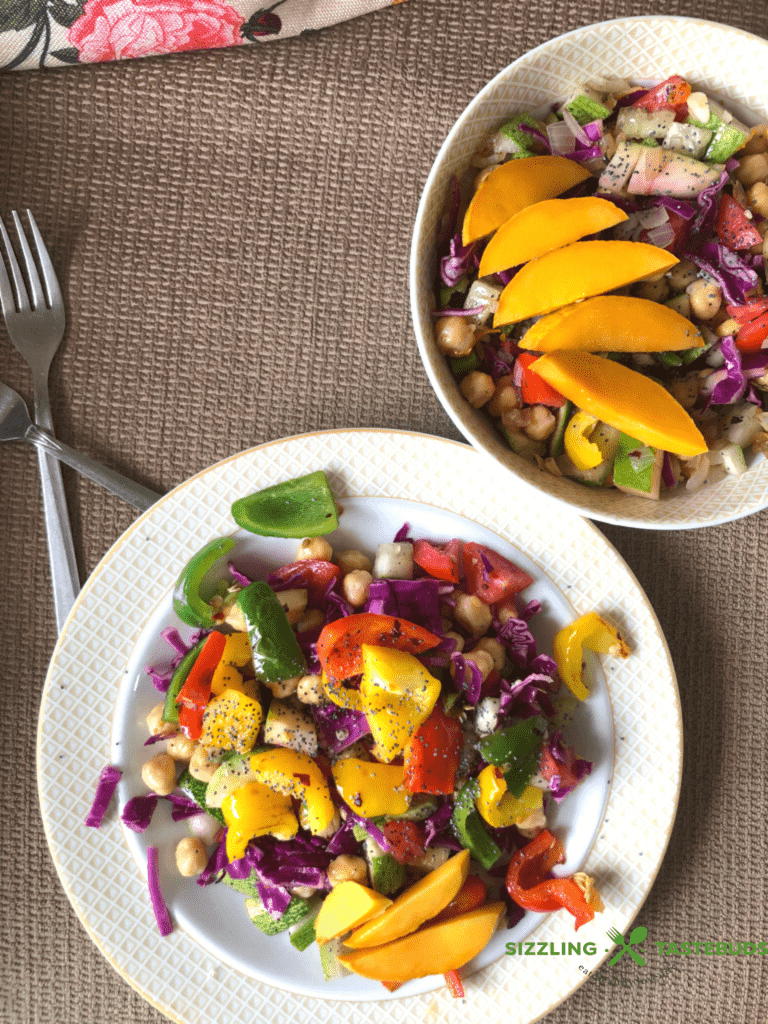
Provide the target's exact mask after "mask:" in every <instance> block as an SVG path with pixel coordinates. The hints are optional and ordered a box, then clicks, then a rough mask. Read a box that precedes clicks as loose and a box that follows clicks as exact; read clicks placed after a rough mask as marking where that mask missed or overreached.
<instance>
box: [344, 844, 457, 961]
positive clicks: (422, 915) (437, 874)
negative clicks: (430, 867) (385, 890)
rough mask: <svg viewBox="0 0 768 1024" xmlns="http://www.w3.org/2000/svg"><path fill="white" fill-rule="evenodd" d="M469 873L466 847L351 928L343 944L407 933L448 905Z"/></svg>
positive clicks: (358, 945)
mask: <svg viewBox="0 0 768 1024" xmlns="http://www.w3.org/2000/svg"><path fill="white" fill-rule="evenodd" d="M468 874H469V850H462V851H461V852H460V853H457V854H456V856H455V857H451V858H450V860H447V861H446V862H445V864H441V865H440V867H439V868H435V870H434V871H430V872H429V874H428V875H425V876H424V877H423V878H420V879H419V881H418V882H416V883H415V884H414V885H412V886H410V888H408V889H406V890H405V892H403V893H400V895H399V896H398V897H397V899H396V900H395V902H394V903H393V904H392V906H391V907H388V908H387V909H386V910H385V911H384V913H383V914H380V915H379V916H378V917H377V918H375V919H374V920H373V921H369V922H368V924H364V925H363V926H362V928H358V929H357V931H355V932H353V933H352V934H351V935H350V936H349V938H347V939H345V940H344V945H345V946H349V948H350V949H367V948H368V947H369V946H381V945H383V944H384V943H385V942H393V941H394V940H395V939H400V938H402V937H403V935H410V933H411V932H414V931H416V929H417V928H418V927H419V925H421V924H424V922H425V921H427V920H428V919H429V918H430V917H436V916H437V914H439V913H440V911H441V910H442V909H443V908H444V907H447V906H448V904H449V903H450V902H451V900H452V899H453V898H454V896H455V895H456V893H457V892H458V891H459V889H460V888H461V887H462V885H464V883H465V882H466V880H467V875H468Z"/></svg>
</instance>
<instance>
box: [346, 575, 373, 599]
mask: <svg viewBox="0 0 768 1024" xmlns="http://www.w3.org/2000/svg"><path fill="white" fill-rule="evenodd" d="M372 581H373V576H371V574H370V573H369V572H366V570H365V569H353V570H352V572H348V573H347V575H346V576H345V577H344V579H343V580H342V582H341V589H342V591H343V593H344V597H345V598H346V599H347V601H349V603H350V604H351V605H352V607H353V608H362V607H363V605H364V604H365V602H366V601H367V600H368V591H369V590H370V589H371V583H372Z"/></svg>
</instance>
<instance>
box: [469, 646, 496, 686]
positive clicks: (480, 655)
mask: <svg viewBox="0 0 768 1024" xmlns="http://www.w3.org/2000/svg"><path fill="white" fill-rule="evenodd" d="M464 660H465V661H471V662H472V663H473V665H477V667H478V668H479V669H480V675H481V676H482V677H483V679H487V678H488V676H489V675H490V674H491V672H492V671H493V669H494V664H493V657H492V656H491V655H490V654H489V653H488V651H484V650H482V648H477V647H476V648H475V649H474V650H472V651H468V652H467V653H466V654H465V655H464Z"/></svg>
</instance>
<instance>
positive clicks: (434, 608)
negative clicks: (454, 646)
mask: <svg viewBox="0 0 768 1024" xmlns="http://www.w3.org/2000/svg"><path fill="white" fill-rule="evenodd" d="M439 600H440V583H439V581H438V580H436V579H433V578H432V577H431V576H422V577H420V578H419V579H415V580H390V579H377V580H373V581H372V582H371V587H370V590H369V591H368V600H367V601H366V603H365V611H366V612H372V613H373V614H376V615H394V616H395V617H396V618H401V619H406V620H407V621H408V622H418V623H420V624H421V625H423V626H424V628H425V629H428V630H429V631H430V632H432V633H439V634H440V633H442V632H443V624H442V617H441V615H440V604H439Z"/></svg>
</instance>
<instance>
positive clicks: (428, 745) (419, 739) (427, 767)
mask: <svg viewBox="0 0 768 1024" xmlns="http://www.w3.org/2000/svg"><path fill="white" fill-rule="evenodd" d="M462 739H463V733H462V728H461V724H460V723H459V722H458V721H457V719H455V718H451V717H450V716H449V715H446V713H445V711H443V707H442V704H441V703H440V702H439V701H438V703H437V704H435V706H434V707H433V708H432V711H431V713H430V716H429V718H428V719H427V720H426V721H425V722H422V724H421V725H420V726H419V728H418V729H417V730H416V732H415V733H414V735H413V737H412V739H411V742H410V743H409V744H408V746H407V747H406V749H405V788H406V789H407V790H409V792H411V793H435V794H437V793H442V794H444V795H446V796H448V795H450V794H451V793H453V789H454V785H455V783H456V772H457V770H458V767H459V759H460V757H461V744H462Z"/></svg>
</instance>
